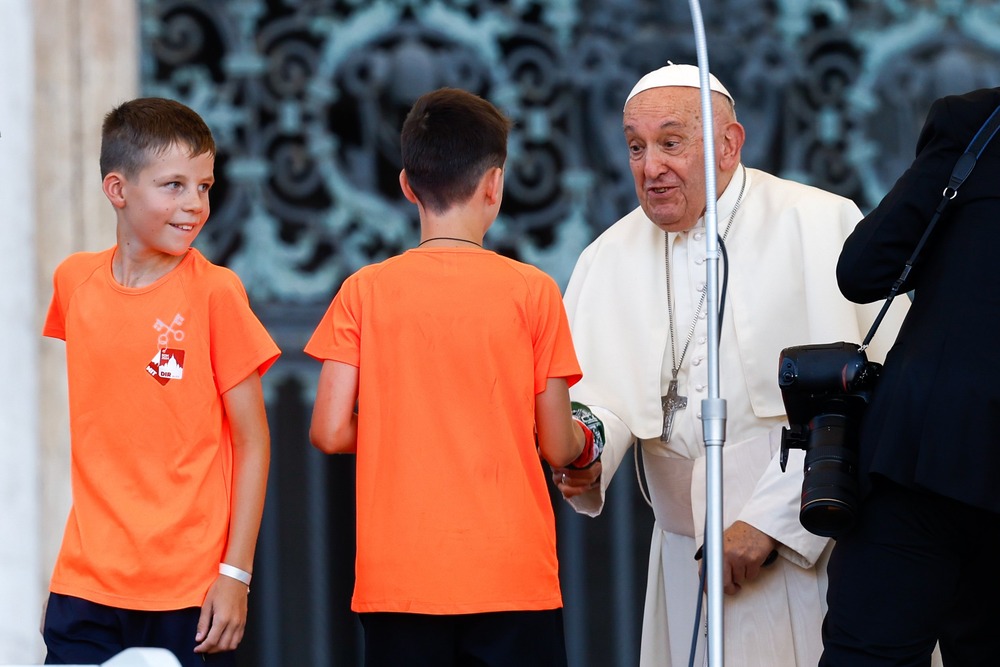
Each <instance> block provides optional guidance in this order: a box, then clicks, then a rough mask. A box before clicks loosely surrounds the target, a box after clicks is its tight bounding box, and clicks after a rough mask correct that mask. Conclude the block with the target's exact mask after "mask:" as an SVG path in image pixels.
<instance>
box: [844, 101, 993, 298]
mask: <svg viewBox="0 0 1000 667" xmlns="http://www.w3.org/2000/svg"><path fill="white" fill-rule="evenodd" d="M950 105H951V98H942V99H939V100H937V101H935V102H934V103H933V104H932V105H931V108H930V112H929V113H928V116H927V121H926V122H925V123H924V127H923V129H922V130H921V132H920V137H919V139H918V141H917V155H916V158H915V159H914V161H913V163H912V164H911V165H910V167H909V168H908V169H907V170H906V171H905V172H904V173H903V175H902V176H900V177H899V180H897V181H896V183H895V185H893V187H892V189H891V190H890V191H889V193H888V194H887V195H886V196H885V197H884V198H883V199H882V201H881V202H880V203H879V205H878V206H877V207H876V208H875V210H873V211H872V212H871V213H870V214H868V215H867V216H865V218H864V219H863V220H862V221H861V222H859V223H858V225H857V227H856V228H855V230H854V232H853V233H852V234H851V235H850V236H849V237H848V239H847V241H846V242H845V243H844V248H843V250H842V251H841V254H840V260H839V261H838V263H837V282H838V284H839V285H840V291H841V292H842V293H843V295H844V296H845V297H847V298H848V299H850V300H851V301H854V302H856V303H868V302H871V301H878V300H880V299H884V298H886V297H887V296H888V294H889V289H890V288H891V287H892V285H893V283H894V282H895V281H896V279H898V278H899V276H900V274H901V273H902V272H903V267H904V266H905V264H906V261H907V260H908V259H909V258H910V256H911V255H912V253H913V250H914V249H915V248H916V246H917V243H918V242H919V241H920V238H921V236H923V233H924V231H925V230H926V228H927V226H928V224H929V223H930V221H931V218H932V217H933V215H934V210H935V209H936V208H937V206H938V204H939V203H940V202H941V197H942V194H943V192H944V188H945V186H946V185H947V184H948V177H949V175H950V174H951V170H952V168H953V167H954V165H955V162H956V161H957V160H958V158H959V156H960V155H961V153H962V151H964V149H965V146H966V144H967V142H968V139H964V140H959V139H958V138H957V136H956V135H960V134H964V133H965V132H968V135H967V136H968V137H970V138H971V136H972V134H973V132H974V130H973V131H971V132H970V131H968V130H967V129H966V127H965V125H964V124H963V125H960V126H956V124H955V122H954V118H953V113H952V110H951V106H950ZM946 219H947V210H946V214H945V216H943V219H942V220H941V221H940V222H939V223H938V225H941V224H945V223H946ZM926 249H927V246H925V252H926ZM920 275H921V274H920V263H919V262H917V264H916V265H915V267H914V269H913V271H912V272H911V274H910V276H909V278H908V279H907V282H906V284H905V285H904V286H903V288H902V289H901V290H900V291H901V292H903V291H907V290H909V289H912V288H914V287H916V286H917V285H918V284H919V281H920Z"/></svg>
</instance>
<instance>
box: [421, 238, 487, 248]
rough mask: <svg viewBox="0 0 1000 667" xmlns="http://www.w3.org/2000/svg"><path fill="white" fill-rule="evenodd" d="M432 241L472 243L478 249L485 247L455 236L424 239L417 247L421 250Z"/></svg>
mask: <svg viewBox="0 0 1000 667" xmlns="http://www.w3.org/2000/svg"><path fill="white" fill-rule="evenodd" d="M431 241H461V242H463V243H471V244H472V245H474V246H476V247H477V248H482V247H483V244H482V243H476V242H475V241H470V240H469V239H460V238H456V237H454V236H432V237H431V238H429V239H424V240H423V241H421V242H420V243H418V244H417V247H418V248H419V247H420V246H422V245H423V244H425V243H430V242H431Z"/></svg>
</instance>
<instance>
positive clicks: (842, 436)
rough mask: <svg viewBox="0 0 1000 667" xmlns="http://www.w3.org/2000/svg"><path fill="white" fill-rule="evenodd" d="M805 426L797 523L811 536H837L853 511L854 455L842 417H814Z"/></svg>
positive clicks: (855, 490)
mask: <svg viewBox="0 0 1000 667" xmlns="http://www.w3.org/2000/svg"><path fill="white" fill-rule="evenodd" d="M809 426H810V433H809V446H808V447H807V448H806V456H805V473H804V477H803V480H802V508H801V510H800V511H799V521H800V522H801V523H802V525H803V526H804V527H805V529H806V530H808V531H809V532H811V533H813V534H814V535H821V536H823V537H837V536H838V535H841V534H842V533H844V531H846V530H847V529H849V528H850V527H851V526H852V525H853V524H854V519H855V514H856V512H857V504H858V479H857V474H858V470H857V455H856V453H855V451H854V447H853V446H851V445H853V442H850V441H849V439H848V435H849V433H848V420H847V417H845V416H844V415H839V414H821V415H817V416H816V417H815V418H814V419H813V420H812V422H810V424H809Z"/></svg>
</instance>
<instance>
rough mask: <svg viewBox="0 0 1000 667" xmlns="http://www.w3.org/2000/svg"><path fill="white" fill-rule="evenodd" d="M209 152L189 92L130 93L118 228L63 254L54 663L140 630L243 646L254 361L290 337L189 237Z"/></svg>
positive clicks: (251, 517)
mask: <svg viewBox="0 0 1000 667" xmlns="http://www.w3.org/2000/svg"><path fill="white" fill-rule="evenodd" d="M214 163H215V142H214V140H213V138H212V133H211V131H210V130H209V128H208V127H207V126H206V125H205V123H204V121H203V120H202V119H201V118H200V117H199V116H198V114H196V113H195V112H194V111H192V110H191V109H189V108H188V107H186V106H184V105H183V104H180V103H178V102H175V101H173V100H167V99H160V98H143V99H136V100H132V101H130V102H126V103H124V104H122V105H121V106H119V107H117V108H115V109H113V110H112V111H111V112H110V113H108V114H107V116H106V117H105V119H104V125H103V131H102V143H101V175H102V177H103V189H104V194H105V195H106V196H107V198H108V200H109V201H110V202H111V205H112V206H113V207H114V209H115V214H116V216H117V230H116V238H117V243H116V245H115V246H113V247H111V248H109V249H107V250H104V251H103V252H96V253H95V252H80V253H76V254H73V255H71V256H70V257H68V258H67V259H66V260H64V261H63V263H62V264H60V266H59V267H58V268H57V269H56V271H55V276H54V294H53V297H52V302H51V304H50V306H49V312H48V316H47V318H46V321H45V326H44V330H43V333H44V335H46V336H51V337H53V338H61V339H63V340H64V341H65V342H66V362H67V374H68V380H69V404H70V405H69V408H70V431H71V446H72V455H71V475H72V484H73V506H72V508H71V510H70V515H69V519H68V521H67V523H66V530H65V534H64V536H63V543H62V548H61V550H60V552H59V557H58V560H57V562H56V566H55V571H54V573H53V575H52V580H51V584H50V595H49V600H48V603H47V609H46V614H45V619H44V622H43V636H44V638H45V644H46V647H47V649H48V654H47V656H46V663H47V664H78V663H86V664H95V663H102V662H105V661H107V660H108V659H110V658H111V657H112V656H114V655H116V654H117V653H119V652H121V651H122V650H124V649H126V648H130V647H133V646H154V647H162V648H166V649H169V650H171V651H172V652H173V653H174V654H175V655H176V656H177V659H178V660H179V661H180V662H181V664H182V665H185V666H187V665H205V664H220V665H231V664H234V659H233V658H234V654H233V653H232V651H233V649H235V648H236V646H237V645H238V644H239V642H240V640H241V639H242V636H243V629H244V627H245V624H246V614H247V594H248V591H249V583H250V573H251V572H252V570H253V555H254V549H255V545H256V541H257V533H258V529H259V526H260V520H261V514H262V511H263V504H264V491H265V485H266V482H267V469H268V462H269V458H270V439H269V434H268V426H267V418H266V415H265V411H264V402H263V396H262V391H261V381H260V377H261V375H262V374H263V373H264V372H265V371H267V369H268V368H269V367H270V366H271V364H272V363H274V361H275V359H277V357H278V355H279V354H280V351H279V350H278V348H277V346H276V345H275V344H274V342H273V341H272V340H271V337H270V336H269V335H268V333H267V331H266V330H265V329H264V327H263V325H262V324H261V323H260V322H259V321H258V319H257V318H256V317H255V316H254V314H253V312H252V311H251V310H250V306H249V303H248V300H247V296H246V292H245V291H244V289H243V285H242V283H241V282H240V280H239V278H238V277H237V276H236V274H234V273H233V272H232V271H230V270H229V269H226V268H223V267H219V266H216V265H214V264H212V263H210V262H209V261H208V260H207V259H205V257H204V256H203V255H202V254H201V253H200V252H198V251H197V250H196V249H194V248H192V247H191V244H192V242H193V241H194V240H195V238H196V237H197V236H198V233H199V232H200V231H201V229H202V227H203V226H204V224H205V222H206V220H207V219H208V215H209V203H208V193H209V190H210V188H211V187H212V183H213V182H214V176H213V171H214Z"/></svg>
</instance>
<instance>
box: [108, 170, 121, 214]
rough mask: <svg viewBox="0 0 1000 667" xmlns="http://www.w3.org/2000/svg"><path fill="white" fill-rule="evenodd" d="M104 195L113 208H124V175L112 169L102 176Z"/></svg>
mask: <svg viewBox="0 0 1000 667" xmlns="http://www.w3.org/2000/svg"><path fill="white" fill-rule="evenodd" d="M103 188H104V196H105V197H107V198H108V201H109V202H111V205H112V206H114V207H115V208H125V177H124V176H122V175H121V174H120V173H118V172H117V171H112V172H110V173H108V175H107V176H105V177H104V183H103Z"/></svg>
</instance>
